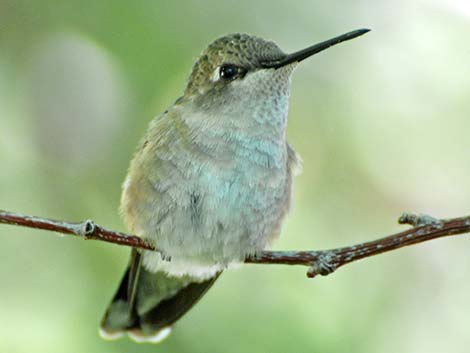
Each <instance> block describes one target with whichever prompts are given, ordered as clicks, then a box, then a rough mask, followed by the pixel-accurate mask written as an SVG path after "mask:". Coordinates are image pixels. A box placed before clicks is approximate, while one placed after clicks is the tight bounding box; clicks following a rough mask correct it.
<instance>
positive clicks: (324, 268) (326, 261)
mask: <svg viewBox="0 0 470 353" xmlns="http://www.w3.org/2000/svg"><path fill="white" fill-rule="evenodd" d="M0 223H3V224H12V225H17V226H22V227H29V228H36V229H43V230H50V231H53V232H58V233H64V234H71V235H76V236H79V237H81V238H83V239H85V240H88V239H94V240H101V241H105V242H109V243H114V244H119V245H126V246H131V247H135V248H140V249H147V250H154V251H158V249H155V248H154V247H152V246H151V245H150V244H148V243H146V242H145V241H144V240H142V239H141V238H139V237H137V236H135V235H128V234H124V233H120V232H115V231H113V230H109V229H106V228H104V227H101V226H99V225H97V224H95V223H94V222H93V221H91V220H87V221H84V222H79V223H68V222H64V221H55V220H52V219H47V218H40V217H34V216H25V215H21V214H18V213H13V212H7V211H2V210H0ZM398 223H400V224H409V225H411V226H412V228H410V229H408V230H405V231H403V232H400V233H396V234H392V235H390V236H387V237H385V238H380V239H377V240H373V241H370V242H366V243H361V244H357V245H353V246H347V247H343V248H337V249H330V250H318V251H261V252H260V253H259V254H257V255H255V256H252V257H250V258H247V259H246V260H245V263H252V264H255V263H256V264H284V265H304V266H308V267H309V269H308V272H307V276H308V277H310V278H313V277H315V276H316V275H322V276H326V275H328V274H330V273H333V272H334V271H335V270H336V269H338V268H339V267H341V266H344V265H346V264H348V263H351V262H354V261H357V260H360V259H363V258H366V257H370V256H374V255H379V254H382V253H385V252H388V251H392V250H395V249H399V248H402V247H404V246H408V245H414V244H418V243H422V242H425V241H428V240H431V239H436V238H442V237H446V236H451V235H457V234H464V233H470V216H466V217H460V218H452V219H436V218H433V217H430V216H426V215H416V214H412V213H404V214H403V215H402V216H401V217H400V219H399V220H398Z"/></svg>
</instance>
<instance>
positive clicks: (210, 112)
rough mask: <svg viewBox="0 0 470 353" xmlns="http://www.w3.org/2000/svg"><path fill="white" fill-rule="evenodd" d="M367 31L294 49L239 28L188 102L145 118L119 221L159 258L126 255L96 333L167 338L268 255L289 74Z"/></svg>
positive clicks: (285, 180)
mask: <svg viewBox="0 0 470 353" xmlns="http://www.w3.org/2000/svg"><path fill="white" fill-rule="evenodd" d="M368 31H369V30H368V29H359V30H355V31H351V32H348V33H346V34H343V35H340V36H337V37H334V38H332V39H329V40H326V41H323V42H321V43H318V44H315V45H312V46H309V47H307V48H305V49H303V50H300V51H297V52H294V53H291V54H286V53H284V52H283V51H282V50H281V49H280V48H279V47H278V45H277V44H275V43H274V42H272V41H267V40H264V39H262V38H259V37H256V36H251V35H248V34H239V33H235V34H229V35H226V36H223V37H221V38H219V39H216V40H215V41H214V42H212V43H211V44H210V45H209V46H208V47H207V48H206V49H205V50H204V51H203V52H202V53H201V55H200V56H199V58H198V59H197V61H196V62H195V64H194V65H193V68H192V72H191V74H190V76H189V80H188V82H187V85H186V88H185V90H184V93H183V95H182V96H181V97H180V98H178V99H177V100H176V101H175V103H174V104H173V105H172V106H170V107H169V108H168V109H167V110H165V111H164V112H163V113H162V114H161V115H159V116H157V117H156V118H154V119H153V120H152V121H151V122H150V124H149V127H148V130H147V132H146V134H145V136H144V137H143V139H142V140H141V142H140V144H139V145H138V148H137V151H136V153H135V155H134V157H133V159H132V161H131V163H130V167H129V170H128V174H127V177H126V179H125V181H124V183H123V191H122V198H121V207H120V211H121V214H122V217H123V219H124V222H125V223H126V225H127V227H128V228H129V230H130V231H131V232H132V233H133V234H136V235H137V236H139V237H141V238H143V239H144V240H145V241H146V242H147V243H149V244H150V245H152V246H154V247H155V248H156V249H158V251H150V250H138V249H132V251H131V256H130V261H129V265H128V267H127V270H126V272H125V274H124V277H123V279H122V281H121V284H120V286H119V287H118V290H117V292H116V294H115V295H114V298H113V299H112V301H111V303H110V305H109V306H108V308H107V310H106V313H105V315H104V317H103V319H102V322H101V327H100V333H101V336H102V337H104V338H107V339H114V338H118V337H121V336H123V335H124V334H126V333H127V334H128V336H129V337H130V338H132V339H133V340H135V341H137V342H159V341H161V340H163V339H164V338H165V337H166V336H168V334H169V333H170V332H171V329H172V326H173V324H174V323H175V322H176V321H177V320H178V319H179V318H180V317H181V316H182V315H184V314H185V313H186V312H187V311H188V310H189V309H190V308H191V307H192V306H193V305H194V304H196V303H197V302H198V300H199V299H200V298H201V297H202V296H203V295H204V294H205V293H206V292H207V290H208V289H209V288H210V287H211V286H212V285H213V284H214V282H215V281H216V279H217V278H218V277H219V276H220V274H221V273H222V272H223V271H224V270H226V269H228V268H232V267H237V266H238V265H239V264H241V263H243V261H244V259H246V258H247V257H250V256H254V255H256V254H257V253H259V252H260V251H263V250H266V249H269V248H270V246H271V244H272V242H273V241H274V240H275V239H276V238H278V236H279V235H280V233H281V226H282V223H283V220H284V218H285V216H286V214H287V212H288V210H289V208H290V205H291V201H292V190H293V179H294V176H295V175H297V174H298V173H299V172H300V170H301V159H300V157H299V156H298V155H297V153H296V152H295V151H294V149H293V148H292V147H291V145H290V144H289V143H288V142H287V140H286V127H287V115H288V103H289V95H290V86H291V76H292V72H293V71H294V68H295V67H296V66H297V64H298V63H299V62H301V61H302V60H304V59H306V58H308V57H310V56H312V55H314V54H316V53H319V52H321V51H323V50H325V49H327V48H329V47H331V46H333V45H336V44H338V43H341V42H344V41H347V40H350V39H353V38H356V37H358V36H361V35H363V34H364V33H366V32H368Z"/></svg>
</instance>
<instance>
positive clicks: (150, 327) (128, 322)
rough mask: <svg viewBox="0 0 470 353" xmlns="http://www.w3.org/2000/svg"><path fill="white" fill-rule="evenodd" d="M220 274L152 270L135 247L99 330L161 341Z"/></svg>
mask: <svg viewBox="0 0 470 353" xmlns="http://www.w3.org/2000/svg"><path fill="white" fill-rule="evenodd" d="M217 277H218V275H216V276H214V277H213V278H210V279H208V280H205V281H203V282H197V281H195V279H194V278H191V277H170V276H168V275H167V274H165V273H163V272H156V273H152V272H149V271H147V270H146V269H145V268H144V267H143V266H142V264H141V255H140V253H139V252H137V251H136V250H135V249H133V250H132V255H131V261H130V263H129V267H128V268H127V271H126V273H125V274H124V277H123V279H122V281H121V284H120V286H119V288H118V290H117V292H116V294H115V295H114V298H113V300H112V302H111V304H110V305H109V306H108V309H107V310H106V313H105V315H104V317H103V319H102V321H101V327H100V334H101V336H102V337H103V338H106V339H115V338H119V337H121V336H122V335H124V334H125V333H127V334H129V336H130V337H131V338H133V339H134V340H136V341H139V342H144V341H147V342H159V341H161V340H163V339H164V338H165V337H166V336H168V334H169V333H170V332H171V326H172V325H173V323H174V322H175V321H177V320H178V319H179V318H180V317H181V316H183V315H184V314H185V313H186V312H187V311H188V310H189V309H191V307H192V306H193V305H194V304H196V303H197V302H198V300H199V299H200V298H201V297H202V296H203V295H204V294H205V293H206V291H207V290H208V289H209V288H210V287H211V286H212V284H214V282H215V280H216V279H217Z"/></svg>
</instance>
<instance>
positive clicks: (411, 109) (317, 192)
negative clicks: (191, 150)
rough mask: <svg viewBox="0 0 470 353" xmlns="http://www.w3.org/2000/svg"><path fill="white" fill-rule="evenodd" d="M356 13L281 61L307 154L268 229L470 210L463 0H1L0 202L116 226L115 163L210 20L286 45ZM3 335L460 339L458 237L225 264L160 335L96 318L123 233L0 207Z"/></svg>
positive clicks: (340, 234)
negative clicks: (305, 263) (321, 270)
mask: <svg viewBox="0 0 470 353" xmlns="http://www.w3.org/2000/svg"><path fill="white" fill-rule="evenodd" d="M362 27H368V28H372V30H373V31H372V32H370V33H368V34H367V35H365V36H364V37H361V38H360V39H356V40H354V41H351V42H348V43H345V44H342V45H340V46H338V47H335V48H332V49H330V50H328V51H326V52H324V53H322V54H320V55H318V56H315V57H314V58H312V59H310V60H308V61H306V62H305V63H304V64H303V65H301V67H299V68H298V70H297V71H296V73H295V75H294V79H293V87H292V98H291V105H290V115H289V129H288V135H289V140H290V142H291V143H292V144H293V145H294V147H295V148H296V149H297V151H298V152H299V153H300V154H301V155H302V157H303V159H304V172H303V174H302V175H301V176H300V177H298V178H297V184H296V191H295V201H296V202H295V206H294V209H293V211H292V212H291V215H290V217H289V219H288V222H287V224H286V225H285V227H284V231H283V236H282V238H281V239H280V241H278V242H277V243H276V245H275V247H276V249H319V248H330V247H337V246H342V245H349V244H352V243H356V242H361V241H365V240H371V239H373V238H376V237H378V236H382V235H385V234H389V233H392V232H395V231H398V230H401V229H403V227H400V226H398V225H397V224H396V219H397V217H398V216H399V214H400V213H401V211H404V210H411V211H417V212H424V213H429V214H432V215H434V216H437V217H451V216H460V215H463V214H466V213H468V211H469V199H470V40H469V36H470V3H469V2H468V1H467V0H451V1H450V0H429V1H424V0H399V1H371V0H368V1H366V0H363V1H350V2H345V1H311V0H298V1H290V2H287V1H286V2H273V1H268V0H261V1H257V2H253V1H247V0H241V1H225V2H220V1H195V0H188V1H179V2H178V1H175V2H170V1H168V2H166V1H156V0H154V1H150V0H137V1H124V0H115V1H90V0H85V1H83V0H82V1H78V0H73V1H52V0H44V1H23V0H1V1H0V208H2V209H8V210H11V211H18V212H22V213H28V214H35V215H41V216H46V217H52V218H58V219H66V220H83V219H87V218H92V219H93V220H95V221H96V222H98V223H99V224H102V225H105V226H107V227H110V228H114V229H117V230H125V229H124V227H123V225H122V222H121V220H120V219H119V216H118V212H117V209H118V203H119V197H120V191H121V188H120V186H121V182H122V181H123V179H124V176H125V173H126V169H127V166H128V163H129V160H130V158H131V156H132V154H133V151H134V148H135V146H136V144H137V141H138V140H139V137H140V136H141V135H142V134H143V133H144V131H145V129H146V126H147V124H148V122H149V121H150V119H151V118H152V117H153V116H155V115H157V114H158V113H160V112H161V111H162V110H164V109H165V107H166V106H168V105H170V104H171V103H172V102H173V101H174V99H176V98H177V97H178V96H179V95H180V94H181V93H182V90H183V87H184V85H185V80H186V78H187V76H188V74H189V71H190V68H191V65H192V63H193V61H194V60H195V58H196V57H197V55H198V54H199V53H200V51H201V50H202V49H203V48H204V47H205V46H206V45H207V44H208V43H209V42H210V41H212V40H213V39H215V38H217V37H218V36H220V35H223V34H226V33H229V32H235V31H238V32H247V33H251V34H256V35H259V36H262V37H265V38H269V39H273V40H275V41H276V42H277V43H278V44H279V45H280V46H281V47H282V48H283V49H284V50H285V51H294V50H297V49H300V48H303V47H305V46H306V45H309V44H312V43H314V42H318V41H320V40H323V39H327V38H330V37H333V36H335V35H338V34H341V33H344V32H347V31H349V30H352V29H356V28H362ZM0 242H1V247H0V258H1V266H0V351H1V352H48V353H52V352H90V353H91V352H100V353H101V352H175V353H184V352H280V353H281V352H413V353H418V352H427V353H430V352H444V351H445V352H468V347H469V346H470V301H469V299H468V298H470V281H469V276H468V275H469V273H470V257H469V252H470V242H469V240H468V238H467V237H464V236H463V237H456V238H449V239H442V240H437V241H433V242H430V243H428V244H423V245H419V246H416V247H412V248H408V249H405V250H400V251H397V252H394V253H390V254H386V255H382V256H379V257H376V258H371V259H367V260H364V261H362V262H360V263H357V264H352V265H350V266H347V267H345V268H343V269H341V270H339V271H338V272H337V273H335V274H334V275H332V276H330V277H326V278H316V279H314V280H308V279H307V278H306V277H305V272H306V269H305V268H295V267H287V266H268V265H265V266H262V265H247V266H244V267H243V268H241V269H239V270H237V271H229V272H227V273H225V274H224V275H223V276H222V278H221V279H220V280H219V281H218V283H217V284H216V285H215V286H214V287H213V289H212V290H211V291H210V292H209V293H208V294H207V296H206V297H205V298H204V299H203V300H202V301H201V302H200V304H198V305H197V306H196V307H195V308H194V309H193V310H192V311H190V312H189V314H188V315H187V316H185V317H184V318H183V319H182V320H181V321H180V322H178V324H177V326H176V329H175V330H174V332H173V334H172V336H171V337H170V338H169V339H168V340H166V341H165V342H164V343H162V344H161V345H158V346H152V345H138V344H135V343H133V342H131V341H129V340H127V339H123V340H120V341H115V342H106V341H103V340H101V339H100V338H99V336H98V334H97V328H98V323H99V320H100V318H101V315H102V313H103V310H104V309H105V307H106V305H107V304H108V301H109V300H110V298H111V296H112V295H113V293H114V291H115V289H116V286H117V283H118V281H119V280H120V277H121V275H122V272H123V269H124V267H125V265H126V263H127V257H128V253H129V249H127V248H125V247H119V246H114V245H110V244H105V243H100V242H92V241H90V242H84V241H80V240H77V239H74V238H71V237H59V236H58V235H55V234H52V233H44V232H40V231H34V230H29V229H21V228H15V227H7V226H1V227H0Z"/></svg>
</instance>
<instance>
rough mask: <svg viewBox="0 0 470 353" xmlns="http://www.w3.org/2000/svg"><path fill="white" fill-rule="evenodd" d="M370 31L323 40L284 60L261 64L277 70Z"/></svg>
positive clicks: (364, 30)
mask: <svg viewBox="0 0 470 353" xmlns="http://www.w3.org/2000/svg"><path fill="white" fill-rule="evenodd" d="M369 31H370V29H357V30H355V31H351V32H348V33H345V34H342V35H340V36H337V37H334V38H331V39H328V40H325V41H324V42H321V43H318V44H314V45H312V46H311V47H308V48H305V49H302V50H299V51H296V52H295V53H292V54H288V55H287V56H285V57H284V58H282V59H280V60H275V61H271V62H266V63H264V64H263V67H265V68H274V69H278V68H280V67H282V66H285V65H289V64H292V63H294V62H300V61H302V60H304V59H306V58H308V57H309V56H312V55H314V54H316V53H319V52H321V51H323V50H325V49H328V48H329V47H332V46H333V45H336V44H339V43H341V42H344V41H347V40H350V39H354V38H356V37H359V36H362V35H363V34H365V33H367V32H369Z"/></svg>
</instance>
